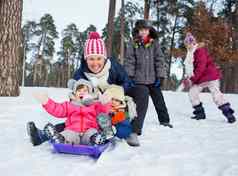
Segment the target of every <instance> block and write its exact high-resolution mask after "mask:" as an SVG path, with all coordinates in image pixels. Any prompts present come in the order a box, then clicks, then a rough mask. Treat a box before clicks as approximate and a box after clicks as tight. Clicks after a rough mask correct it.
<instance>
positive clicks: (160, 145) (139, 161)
mask: <svg viewBox="0 0 238 176" xmlns="http://www.w3.org/2000/svg"><path fill="white" fill-rule="evenodd" d="M33 92H47V93H48V94H49V95H50V97H52V98H53V99H55V100H57V101H64V100H67V94H68V90H67V89H60V88H22V89H21V96H19V97H0V112H1V114H0V128H1V130H0V136H1V138H0V161H1V164H0V170H1V173H2V174H3V175H4V176H15V175H18V176H21V175H22V176H33V175H36V176H37V175H41V176H48V175H49V176H54V175H57V176H76V175H80V176H86V175H91V176H92V175H97V176H107V175H113V176H144V175H162V176H237V175H238V136H237V134H238V128H237V127H238V123H235V124H228V123H226V121H225V119H224V118H223V115H222V114H221V112H220V111H219V110H218V109H217V108H216V106H215V105H214V104H213V103H212V100H211V96H210V95H209V94H207V93H203V94H201V99H202V101H203V103H204V106H205V109H206V113H207V119H206V120H202V121H196V120H192V119H190V116H191V115H192V114H191V113H192V108H191V105H190V102H189V99H188V96H187V94H186V93H181V92H171V91H166V92H164V96H165V100H166V103H167V107H168V110H169V113H170V117H171V122H172V124H173V125H174V128H173V129H170V128H166V127H162V126H159V123H158V119H157V117H156V113H155V110H154V108H153V105H152V103H151V102H150V105H149V110H148V113H147V117H146V121H145V124H144V131H143V135H142V136H141V137H140V138H139V139H140V142H141V146H140V147H129V146H128V145H127V144H126V143H125V142H124V141H120V140H118V142H117V144H116V146H115V148H113V149H112V148H109V149H108V150H107V151H106V152H104V153H103V154H102V156H101V157H100V158H99V159H98V160H97V161H95V160H93V159H91V158H89V157H86V156H76V155H66V154H55V153H52V148H51V146H50V145H49V143H44V144H42V145H40V146H37V147H33V146H32V145H31V143H30V142H29V138H28V136H27V133H26V123H27V122H28V121H34V122H36V124H37V126H39V127H40V128H42V127H43V126H44V124H46V123H47V122H52V123H58V122H60V120H59V119H55V118H52V117H50V116H49V115H48V114H47V113H46V112H45V111H44V110H43V109H42V108H41V106H40V104H39V103H38V102H37V101H36V100H34V99H33V97H32V93H33ZM226 97H227V99H228V100H229V101H230V102H231V104H232V105H233V108H234V109H235V110H236V111H238V95H235V94H227V95H226ZM236 115H237V114H236Z"/></svg>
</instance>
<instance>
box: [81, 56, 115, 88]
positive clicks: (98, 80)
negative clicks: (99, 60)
mask: <svg viewBox="0 0 238 176" xmlns="http://www.w3.org/2000/svg"><path fill="white" fill-rule="evenodd" d="M110 68H111V61H110V60H107V63H106V64H105V65H104V67H103V69H102V70H101V71H100V72H99V73H96V74H95V73H88V72H84V74H85V75H86V77H87V78H88V80H89V81H90V82H91V83H92V85H93V87H94V88H99V89H100V90H102V91H104V90H105V89H106V88H107V87H108V86H109V84H108V82H107V80H108V77H109V69H110Z"/></svg>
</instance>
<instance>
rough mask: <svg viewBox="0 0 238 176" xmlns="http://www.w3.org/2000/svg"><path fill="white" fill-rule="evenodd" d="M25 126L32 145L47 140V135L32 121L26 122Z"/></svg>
mask: <svg viewBox="0 0 238 176" xmlns="http://www.w3.org/2000/svg"><path fill="white" fill-rule="evenodd" d="M26 128H27V134H28V135H29V137H30V140H31V143H32V144H33V146H37V145H40V144H42V143H43V142H45V141H48V140H49V138H48V136H47V135H46V134H45V133H44V131H43V130H40V129H38V128H37V127H36V125H35V123H34V122H28V123H27V124H26Z"/></svg>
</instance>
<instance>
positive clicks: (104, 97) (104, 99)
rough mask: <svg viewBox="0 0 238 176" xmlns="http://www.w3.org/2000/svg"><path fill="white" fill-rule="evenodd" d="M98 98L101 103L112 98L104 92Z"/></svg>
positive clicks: (105, 102)
mask: <svg viewBox="0 0 238 176" xmlns="http://www.w3.org/2000/svg"><path fill="white" fill-rule="evenodd" d="M98 99H99V101H100V102H101V103H102V104H107V103H109V102H110V101H111V100H112V98H111V97H110V96H109V95H107V94H105V93H104V94H100V95H99V97H98Z"/></svg>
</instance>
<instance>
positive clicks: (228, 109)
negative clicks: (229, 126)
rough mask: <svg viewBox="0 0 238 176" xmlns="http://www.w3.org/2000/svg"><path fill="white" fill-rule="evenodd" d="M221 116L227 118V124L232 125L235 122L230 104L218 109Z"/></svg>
mask: <svg viewBox="0 0 238 176" xmlns="http://www.w3.org/2000/svg"><path fill="white" fill-rule="evenodd" d="M218 108H219V109H220V110H221V111H222V113H223V115H224V116H225V117H226V118H227V121H228V123H234V122H235V121H236V118H235V116H234V115H233V114H234V110H233V109H231V105H230V103H226V104H223V105H221V106H219V107H218Z"/></svg>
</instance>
